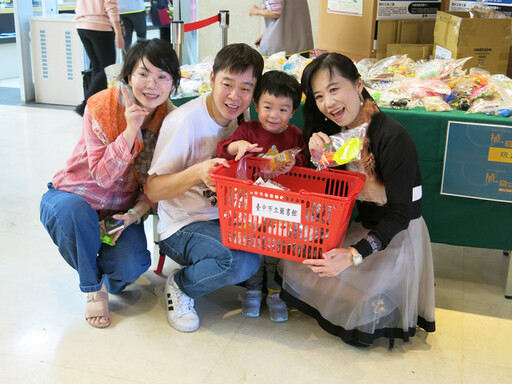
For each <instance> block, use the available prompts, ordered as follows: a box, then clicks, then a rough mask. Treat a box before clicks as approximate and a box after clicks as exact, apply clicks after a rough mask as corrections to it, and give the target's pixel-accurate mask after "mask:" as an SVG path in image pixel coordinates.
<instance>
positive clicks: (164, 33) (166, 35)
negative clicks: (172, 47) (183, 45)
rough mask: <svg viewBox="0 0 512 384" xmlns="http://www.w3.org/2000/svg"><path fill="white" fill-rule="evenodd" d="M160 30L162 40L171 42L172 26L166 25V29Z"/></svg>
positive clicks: (161, 28)
mask: <svg viewBox="0 0 512 384" xmlns="http://www.w3.org/2000/svg"><path fill="white" fill-rule="evenodd" d="M158 28H160V39H161V40H165V41H169V42H170V41H171V26H170V25H166V26H165V27H158Z"/></svg>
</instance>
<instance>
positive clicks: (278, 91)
mask: <svg viewBox="0 0 512 384" xmlns="http://www.w3.org/2000/svg"><path fill="white" fill-rule="evenodd" d="M264 93H268V94H270V95H272V96H275V97H281V96H284V97H289V98H290V99H292V102H293V110H294V111H296V110H297V108H299V105H300V101H301V99H302V90H301V88H300V84H299V82H298V81H297V79H296V78H295V77H293V76H292V75H289V74H287V73H285V72H283V71H268V72H265V73H264V74H263V76H261V79H259V81H258V83H257V84H256V88H255V90H254V102H255V103H258V101H259V100H260V97H261V95H262V94H264Z"/></svg>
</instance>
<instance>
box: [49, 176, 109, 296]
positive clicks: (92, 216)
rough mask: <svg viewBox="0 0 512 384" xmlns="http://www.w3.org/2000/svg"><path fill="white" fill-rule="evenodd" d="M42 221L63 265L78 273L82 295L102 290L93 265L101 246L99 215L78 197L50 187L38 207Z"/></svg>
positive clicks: (97, 270)
mask: <svg viewBox="0 0 512 384" xmlns="http://www.w3.org/2000/svg"><path fill="white" fill-rule="evenodd" d="M40 217H41V222H42V223H43V225H44V227H45V228H46V230H47V231H48V233H49V235H50V237H51V238H52V240H53V242H54V243H55V244H56V245H57V247H58V248H59V252H60V254H61V255H62V257H63V258H64V260H66V262H67V263H68V264H69V265H70V266H71V267H72V268H73V269H75V270H76V271H77V272H78V277H79V281H80V284H79V287H80V290H81V291H82V292H96V291H99V290H100V288H101V283H102V273H101V271H100V269H99V268H98V265H97V263H96V260H97V256H98V252H99V250H100V247H101V240H100V229H99V225H98V214H97V213H96V211H95V210H94V209H92V208H91V206H90V205H89V204H88V203H87V202H86V201H85V200H84V199H83V198H82V197H80V196H78V195H75V194H74V193H69V192H65V191H59V190H56V189H54V188H53V186H49V190H48V192H46V193H45V194H44V195H43V197H42V199H41V205H40Z"/></svg>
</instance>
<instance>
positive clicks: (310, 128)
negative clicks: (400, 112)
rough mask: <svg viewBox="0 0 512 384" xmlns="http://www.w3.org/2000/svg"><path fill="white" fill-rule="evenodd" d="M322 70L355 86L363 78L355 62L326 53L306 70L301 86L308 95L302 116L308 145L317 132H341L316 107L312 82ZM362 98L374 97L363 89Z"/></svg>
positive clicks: (330, 133) (342, 56)
mask: <svg viewBox="0 0 512 384" xmlns="http://www.w3.org/2000/svg"><path fill="white" fill-rule="evenodd" d="M321 69H327V70H328V71H329V74H330V76H331V77H332V76H334V75H335V74H338V75H340V76H341V77H343V78H345V79H347V80H349V81H351V82H352V83H354V84H356V82H357V81H358V79H359V78H361V75H359V72H358V71H357V67H356V66H355V64H354V62H353V61H352V60H351V59H349V58H348V57H347V56H344V55H342V54H340V53H324V54H322V55H320V56H318V57H317V58H316V59H314V60H313V61H312V62H311V63H309V64H308V65H307V66H306V68H304V72H303V73H302V79H301V86H302V91H303V92H304V94H305V95H306V101H305V102H304V106H303V107H302V114H303V116H304V129H303V135H304V140H305V142H306V143H308V142H309V139H310V138H311V136H313V133H315V132H325V133H326V134H328V135H333V134H335V133H337V132H339V131H340V127H339V126H338V125H336V124H335V123H334V122H332V121H331V120H329V119H326V117H325V115H324V114H323V113H322V112H320V110H319V109H318V107H317V106H316V101H315V98H314V96H313V88H312V86H311V80H312V78H313V76H314V75H315V74H316V73H317V72H318V71H319V70H321ZM362 96H363V98H364V99H365V100H372V97H371V96H370V94H369V93H368V91H367V90H366V89H365V88H363V92H362Z"/></svg>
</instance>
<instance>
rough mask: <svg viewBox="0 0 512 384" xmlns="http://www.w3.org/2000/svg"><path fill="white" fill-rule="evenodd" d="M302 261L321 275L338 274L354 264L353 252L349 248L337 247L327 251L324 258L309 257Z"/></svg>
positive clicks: (330, 275)
mask: <svg viewBox="0 0 512 384" xmlns="http://www.w3.org/2000/svg"><path fill="white" fill-rule="evenodd" d="M302 263H303V264H306V265H307V266H308V267H309V268H310V269H311V270H312V271H313V272H315V273H318V275H319V276H322V277H324V276H325V277H333V276H338V275H339V274H340V273H341V272H343V271H344V270H345V269H347V268H348V267H350V266H351V265H352V252H351V251H350V249H348V248H335V249H331V250H330V251H328V252H325V253H324V254H323V259H308V260H304V261H303V262H302Z"/></svg>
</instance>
